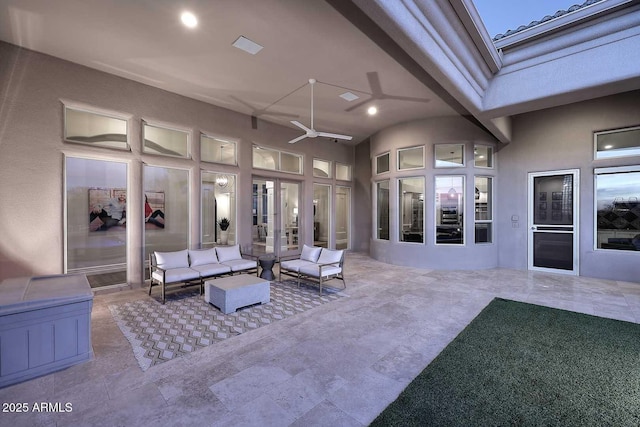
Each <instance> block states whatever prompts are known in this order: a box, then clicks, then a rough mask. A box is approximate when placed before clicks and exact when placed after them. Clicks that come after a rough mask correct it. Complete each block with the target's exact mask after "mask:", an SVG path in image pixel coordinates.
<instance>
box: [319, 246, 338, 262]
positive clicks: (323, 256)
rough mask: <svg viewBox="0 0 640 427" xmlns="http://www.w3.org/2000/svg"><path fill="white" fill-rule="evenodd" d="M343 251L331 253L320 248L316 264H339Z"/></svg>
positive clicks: (329, 250)
mask: <svg viewBox="0 0 640 427" xmlns="http://www.w3.org/2000/svg"><path fill="white" fill-rule="evenodd" d="M343 252H344V251H343V250H337V251H332V250H331V249H327V248H322V251H320V257H319V258H318V264H333V263H336V265H337V263H339V262H340V260H341V259H342V253H343Z"/></svg>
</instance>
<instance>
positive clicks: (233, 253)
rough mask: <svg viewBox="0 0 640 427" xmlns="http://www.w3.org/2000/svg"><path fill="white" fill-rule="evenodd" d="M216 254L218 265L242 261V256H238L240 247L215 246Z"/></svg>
mask: <svg viewBox="0 0 640 427" xmlns="http://www.w3.org/2000/svg"><path fill="white" fill-rule="evenodd" d="M216 253H217V254H218V262H220V263H223V262H225V261H232V260H238V259H242V255H240V245H234V246H217V247H216Z"/></svg>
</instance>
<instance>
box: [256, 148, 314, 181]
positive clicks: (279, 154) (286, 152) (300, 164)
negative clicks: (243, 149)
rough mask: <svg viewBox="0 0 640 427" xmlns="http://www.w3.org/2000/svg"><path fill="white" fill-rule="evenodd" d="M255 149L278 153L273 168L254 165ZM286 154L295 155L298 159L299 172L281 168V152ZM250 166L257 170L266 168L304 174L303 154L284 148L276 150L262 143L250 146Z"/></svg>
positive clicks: (292, 173) (267, 169)
mask: <svg viewBox="0 0 640 427" xmlns="http://www.w3.org/2000/svg"><path fill="white" fill-rule="evenodd" d="M256 150H266V151H271V152H275V153H277V154H278V159H277V161H278V164H277V166H276V167H275V168H264V167H260V166H256V165H255V158H254V155H255V151H256ZM283 153H284V154H287V155H290V156H295V157H297V158H298V159H299V163H298V164H299V166H300V172H291V171H287V170H283V169H282V154H283ZM251 167H252V168H253V169H257V170H266V171H276V172H282V173H288V174H291V175H298V176H299V175H304V154H298V153H294V152H292V151H285V150H278V149H276V148H271V147H267V146H264V145H259V144H253V145H252V147H251Z"/></svg>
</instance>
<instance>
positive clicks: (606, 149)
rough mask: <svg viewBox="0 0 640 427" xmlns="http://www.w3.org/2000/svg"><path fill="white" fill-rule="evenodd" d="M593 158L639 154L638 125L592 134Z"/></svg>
mask: <svg viewBox="0 0 640 427" xmlns="http://www.w3.org/2000/svg"><path fill="white" fill-rule="evenodd" d="M594 146H595V155H594V157H595V159H610V158H612V157H628V156H640V126H636V127H631V128H626V129H616V130H610V131H604V132H596V133H595V134H594Z"/></svg>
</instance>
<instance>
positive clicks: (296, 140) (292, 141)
mask: <svg viewBox="0 0 640 427" xmlns="http://www.w3.org/2000/svg"><path fill="white" fill-rule="evenodd" d="M306 137H307V135H301V136H299V137H297V138H294V139H292V140H291V141H289V144H295V143H296V142H298V141H301V140H303V139H305V138H306Z"/></svg>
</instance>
